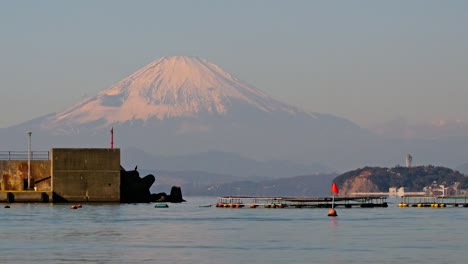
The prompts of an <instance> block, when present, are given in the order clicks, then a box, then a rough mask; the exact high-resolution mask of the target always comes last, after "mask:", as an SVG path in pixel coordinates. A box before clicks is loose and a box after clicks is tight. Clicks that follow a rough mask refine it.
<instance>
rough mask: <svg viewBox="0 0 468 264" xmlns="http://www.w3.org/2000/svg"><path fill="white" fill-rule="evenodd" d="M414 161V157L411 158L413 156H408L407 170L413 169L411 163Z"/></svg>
mask: <svg viewBox="0 0 468 264" xmlns="http://www.w3.org/2000/svg"><path fill="white" fill-rule="evenodd" d="M412 161H413V157H412V156H411V154H408V156H406V167H407V168H411V162H412Z"/></svg>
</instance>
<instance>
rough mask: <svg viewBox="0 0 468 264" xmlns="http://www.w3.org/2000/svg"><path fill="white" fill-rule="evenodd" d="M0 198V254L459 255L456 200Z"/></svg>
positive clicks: (64, 257)
mask: <svg viewBox="0 0 468 264" xmlns="http://www.w3.org/2000/svg"><path fill="white" fill-rule="evenodd" d="M215 199H216V198H214V197H212V198H203V197H201V198H200V197H192V198H188V199H187V200H188V202H187V203H183V204H170V207H169V208H154V205H152V204H137V205H133V204H128V205H127V204H124V205H118V204H117V205H93V204H85V205H84V206H83V208H81V209H77V210H70V209H69V205H66V204H64V205H49V204H12V205H11V207H12V208H10V209H5V208H3V206H1V207H2V208H0V252H1V254H0V263H32V262H34V263H77V262H80V263H142V262H149V263H154V262H159V263H247V262H249V263H282V264H283V263H466V259H465V257H464V256H465V254H464V251H465V247H466V237H467V234H468V232H467V231H466V229H465V225H464V224H465V222H466V220H468V209H466V208H443V209H442V208H439V209H434V208H397V207H396V206H394V207H392V206H391V207H389V208H374V209H360V208H353V209H343V210H339V212H338V215H339V216H338V217H328V216H326V215H327V209H263V208H262V209H250V208H244V209H220V208H215V207H199V206H200V205H206V204H210V203H214V202H215Z"/></svg>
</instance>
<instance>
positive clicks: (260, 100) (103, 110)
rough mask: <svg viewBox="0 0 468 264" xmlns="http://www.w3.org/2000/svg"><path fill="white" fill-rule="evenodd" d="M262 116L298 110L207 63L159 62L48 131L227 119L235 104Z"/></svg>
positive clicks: (54, 120)
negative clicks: (136, 122) (201, 118)
mask: <svg viewBox="0 0 468 264" xmlns="http://www.w3.org/2000/svg"><path fill="white" fill-rule="evenodd" d="M237 102H240V103H243V104H248V105H251V106H254V107H256V108H258V109H260V110H262V111H265V112H271V111H286V112H289V113H294V112H298V111H300V110H299V109H297V108H295V107H293V106H290V105H287V104H285V103H282V102H280V101H278V100H276V99H274V98H272V97H270V96H269V95H267V94H266V93H264V92H263V91H261V90H259V89H257V88H254V87H252V86H251V85H249V84H247V83H245V82H244V81H242V80H240V79H238V78H236V77H234V76H232V75H231V74H229V73H227V72H226V71H224V70H223V69H221V68H220V67H218V66H217V65H215V64H213V63H210V62H208V61H207V60H205V59H201V58H197V57H188V56H171V57H163V58H160V59H158V60H156V61H154V62H152V63H150V64H148V65H147V66H145V67H143V68H142V69H140V70H139V71H137V72H135V73H134V74H132V75H130V76H128V77H127V78H125V79H123V80H122V81H120V82H118V83H116V84H115V85H113V86H111V87H110V88H108V89H106V90H104V91H102V92H100V93H99V94H97V95H96V96H93V97H90V98H87V99H84V100H82V101H81V102H78V103H77V104H75V105H74V106H72V107H70V108H68V109H66V110H65V111H63V112H61V113H58V114H57V115H55V116H54V117H51V118H50V119H49V121H48V126H61V125H67V126H70V125H71V126H73V125H78V124H83V123H89V122H95V121H100V122H103V125H109V124H113V123H123V122H126V121H129V120H143V121H147V120H148V119H150V118H156V119H159V120H161V119H165V118H173V117H190V116H196V115H197V114H199V113H202V112H206V113H210V114H218V115H220V114H221V115H222V114H225V113H226V112H228V111H229V110H230V108H231V107H232V106H233V105H234V103H237Z"/></svg>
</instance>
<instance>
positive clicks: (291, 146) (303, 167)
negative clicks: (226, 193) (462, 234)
mask: <svg viewBox="0 0 468 264" xmlns="http://www.w3.org/2000/svg"><path fill="white" fill-rule="evenodd" d="M84 78H85V76H84ZM285 89H288V87H285ZM311 89H313V87H311ZM356 104H359V102H356ZM369 111H372V109H369ZM112 127H113V129H114V131H115V146H116V147H119V148H121V149H122V164H125V165H127V164H128V165H129V166H134V165H133V164H135V165H136V164H138V165H140V168H147V169H165V170H166V169H167V170H192V171H205V172H208V173H218V174H219V173H226V174H228V175H235V176H249V177H255V176H259V177H264V176H270V177H290V176H295V175H308V174H314V173H317V172H330V171H334V170H338V171H343V170H347V169H352V168H356V167H362V166H366V165H375V164H379V165H381V166H393V165H395V164H399V163H401V164H402V163H404V158H405V157H406V155H407V154H408V153H411V154H412V155H413V157H414V163H415V164H416V163H419V164H423V163H429V164H435V165H440V164H442V165H444V166H452V167H454V166H457V165H459V164H463V163H466V162H467V159H466V157H468V148H467V143H468V138H466V137H457V138H444V139H430V140H416V139H414V140H413V139H411V140H401V139H385V138H382V137H380V136H377V135H374V134H372V133H371V132H369V131H368V130H366V129H363V128H360V127H359V126H357V125H356V124H354V123H353V122H351V121H349V120H346V119H344V118H340V117H337V116H334V115H330V114H321V113H311V112H307V111H304V110H302V109H300V108H298V107H295V106H292V105H289V104H287V103H284V102H282V101H280V100H278V99H275V98H273V97H272V96H270V95H268V94H266V93H265V92H264V91H262V90H260V89H258V88H255V87H253V86H252V85H249V84H247V83H246V82H244V81H242V80H241V79H239V78H237V77H235V76H233V75H231V74H229V73H227V72H226V71H224V70H223V69H221V67H219V66H217V65H215V64H213V63H211V62H208V61H207V60H204V59H201V58H197V57H187V56H171V57H163V58H161V59H158V60H156V61H154V62H152V63H150V64H149V65H147V66H145V67H143V68H142V69H140V70H138V71H137V72H135V73H134V74H132V75H130V76H128V77H127V78H125V79H123V80H121V81H120V82H118V83H116V84H115V85H113V86H111V87H110V88H108V89H105V90H103V91H101V92H99V93H98V94H97V95H95V96H92V97H89V98H86V99H84V100H82V101H80V102H78V103H76V104H75V105H72V106H70V107H69V108H67V109H66V110H64V111H62V112H58V113H53V114H49V115H46V116H42V117H38V118H36V119H33V120H30V121H28V122H24V123H21V124H19V125H16V126H12V127H8V128H2V129H0V138H1V139H2V140H1V141H0V149H2V150H24V149H27V136H26V133H27V132H28V131H32V132H33V136H32V146H33V150H47V149H49V148H51V147H109V137H110V134H109V131H110V129H111V128H112Z"/></svg>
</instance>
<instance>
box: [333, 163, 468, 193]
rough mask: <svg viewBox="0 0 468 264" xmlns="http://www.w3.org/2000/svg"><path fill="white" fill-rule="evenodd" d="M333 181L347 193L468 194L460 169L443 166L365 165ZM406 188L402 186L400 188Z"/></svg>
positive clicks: (467, 187) (467, 183)
mask: <svg viewBox="0 0 468 264" xmlns="http://www.w3.org/2000/svg"><path fill="white" fill-rule="evenodd" d="M334 182H336V184H337V185H338V186H339V188H340V194H342V195H345V196H352V195H359V194H363V193H365V194H369V193H387V192H388V194H389V195H392V193H393V195H397V190H399V189H400V190H399V191H400V193H401V190H402V191H403V193H404V192H413V193H416V192H417V193H419V194H420V195H429V196H434V195H438V196H457V195H458V196H464V195H466V194H468V191H467V189H468V177H466V176H465V175H463V174H462V173H460V172H458V171H454V170H452V169H449V168H446V167H441V166H432V165H426V166H417V167H402V166H396V167H393V168H385V167H364V168H360V169H356V170H352V171H349V172H346V173H343V174H341V175H339V176H337V177H336V178H335V179H334ZM401 188H403V189H401Z"/></svg>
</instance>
